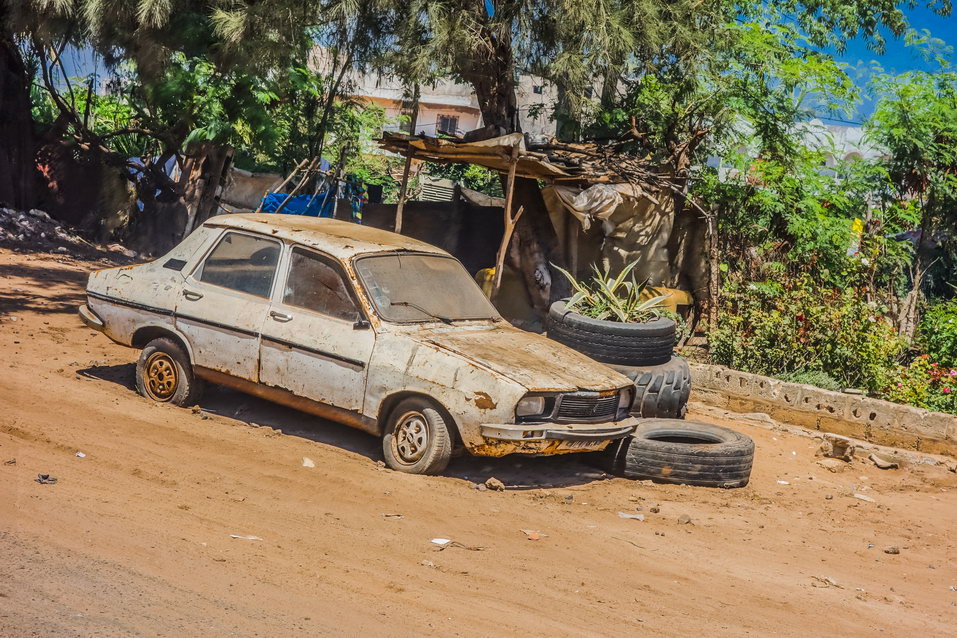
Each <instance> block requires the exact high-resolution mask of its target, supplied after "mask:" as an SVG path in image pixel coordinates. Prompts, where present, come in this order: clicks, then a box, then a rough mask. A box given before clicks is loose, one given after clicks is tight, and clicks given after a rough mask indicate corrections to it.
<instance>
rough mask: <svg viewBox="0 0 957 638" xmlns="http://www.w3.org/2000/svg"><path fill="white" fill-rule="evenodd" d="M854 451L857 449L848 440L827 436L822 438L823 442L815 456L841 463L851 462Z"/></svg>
mask: <svg viewBox="0 0 957 638" xmlns="http://www.w3.org/2000/svg"><path fill="white" fill-rule="evenodd" d="M856 451H857V448H856V447H855V446H854V444H853V443H852V442H851V441H850V440H849V439H845V438H841V437H837V436H833V435H828V436H825V437H824V441H823V442H822V443H821V447H820V449H818V451H817V455H818V456H824V457H827V458H832V459H840V460H842V461H851V460H853V459H854V452H856Z"/></svg>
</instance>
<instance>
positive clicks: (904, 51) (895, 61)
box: [832, 6, 957, 122]
mask: <svg viewBox="0 0 957 638" xmlns="http://www.w3.org/2000/svg"><path fill="white" fill-rule="evenodd" d="M905 13H906V15H907V19H908V21H909V22H910V25H911V28H913V29H915V30H917V31H919V32H920V31H924V30H925V29H926V30H927V31H930V35H931V36H933V37H934V38H938V39H940V40H943V44H944V45H945V46H949V47H953V48H954V49H957V12H955V13H952V14H951V15H949V16H947V17H946V18H941V17H939V16H937V15H935V14H934V13H933V12H932V11H931V10H929V9H927V8H925V7H923V6H921V7H918V8H915V9H909V10H905ZM885 38H887V47H886V51H885V52H884V53H883V54H882V55H878V54H877V53H875V52H874V51H871V50H870V49H868V48H867V45H866V44H865V43H864V41H863V40H861V39H860V38H858V39H855V40H851V41H850V42H848V44H847V48H846V50H845V51H844V53H842V54H838V53H836V52H833V51H832V53H834V55H835V57H836V58H837V59H838V60H839V61H841V62H844V63H845V64H847V65H848V66H849V67H851V69H849V71H850V73H851V77H853V78H855V80H856V81H857V82H858V83H859V84H861V85H862V86H863V85H866V83H867V81H868V79H869V77H870V75H871V73H872V72H873V63H874V62H877V63H878V64H879V65H880V67H881V68H882V69H883V70H884V72H886V73H904V72H906V71H914V70H919V71H929V72H934V71H939V70H940V67H939V66H938V65H937V63H936V62H934V61H929V60H927V59H926V58H925V56H924V55H923V54H922V52H921V51H919V50H918V49H917V48H915V47H908V46H906V45H905V44H904V40H903V38H901V39H899V40H895V39H893V38H892V36H891V35H890V34H889V33H886V32H885ZM949 57H950V59H951V60H952V61H954V62H957V59H955V57H954V54H953V52H951V54H950V56H949ZM872 109H873V102H872V101H871V100H865V101H864V103H863V104H862V105H861V106H860V108H859V109H858V113H856V114H855V115H853V116H851V118H850V120H851V121H855V122H859V121H860V120H861V118H863V117H865V116H867V115H868V114H869V113H870V111H871V110H872Z"/></svg>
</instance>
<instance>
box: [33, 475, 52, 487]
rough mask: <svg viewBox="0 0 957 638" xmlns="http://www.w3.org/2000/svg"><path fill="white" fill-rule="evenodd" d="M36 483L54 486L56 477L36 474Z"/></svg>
mask: <svg viewBox="0 0 957 638" xmlns="http://www.w3.org/2000/svg"><path fill="white" fill-rule="evenodd" d="M36 482H37V483H40V484H41V485H56V477H55V476H50V475H49V474H37V478H36Z"/></svg>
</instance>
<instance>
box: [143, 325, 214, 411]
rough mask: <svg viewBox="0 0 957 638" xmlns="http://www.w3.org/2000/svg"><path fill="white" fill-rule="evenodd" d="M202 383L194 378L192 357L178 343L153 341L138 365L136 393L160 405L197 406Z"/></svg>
mask: <svg viewBox="0 0 957 638" xmlns="http://www.w3.org/2000/svg"><path fill="white" fill-rule="evenodd" d="M202 389H203V388H202V380H201V379H199V378H197V377H196V376H195V375H194V374H193V366H192V365H190V362H189V357H188V356H187V354H186V353H185V352H184V351H183V348H182V347H180V345H179V344H178V343H176V342H175V341H173V340H172V339H168V338H166V337H160V338H159V339H153V340H152V341H150V342H149V343H148V344H146V347H145V348H143V352H142V353H141V354H140V358H139V360H138V361H137V362H136V391H137V392H139V393H140V394H142V395H143V396H144V397H146V398H148V399H152V400H154V401H158V402H159V403H172V404H173V405H179V406H190V405H195V404H196V402H197V401H199V397H200V395H201V394H202Z"/></svg>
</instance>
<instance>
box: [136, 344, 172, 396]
mask: <svg viewBox="0 0 957 638" xmlns="http://www.w3.org/2000/svg"><path fill="white" fill-rule="evenodd" d="M145 381H146V383H145V384H144V385H145V386H146V392H147V394H149V395H150V398H151V399H154V400H156V401H169V400H170V398H172V396H173V393H174V392H176V386H177V385H178V383H179V376H178V375H177V373H176V363H175V362H174V361H173V359H172V357H170V356H169V355H168V354H166V353H165V352H154V353H153V354H151V355H150V356H149V358H148V359H147V360H146V379H145Z"/></svg>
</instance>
